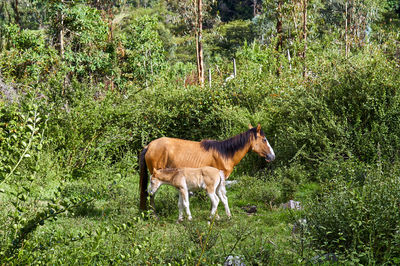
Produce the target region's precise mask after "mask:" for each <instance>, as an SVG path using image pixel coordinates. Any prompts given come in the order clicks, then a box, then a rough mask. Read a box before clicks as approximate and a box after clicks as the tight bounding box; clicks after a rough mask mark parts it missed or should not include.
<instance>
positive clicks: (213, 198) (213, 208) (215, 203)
mask: <svg viewBox="0 0 400 266" xmlns="http://www.w3.org/2000/svg"><path fill="white" fill-rule="evenodd" d="M208 196H209V197H210V200H211V214H210V219H212V218H213V217H214V215H215V213H216V212H217V208H218V204H219V198H218V197H217V195H215V192H213V193H208ZM215 218H216V219H217V220H218V219H219V215H218V214H217V215H216V217H215Z"/></svg>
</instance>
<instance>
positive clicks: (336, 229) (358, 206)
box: [305, 167, 400, 264]
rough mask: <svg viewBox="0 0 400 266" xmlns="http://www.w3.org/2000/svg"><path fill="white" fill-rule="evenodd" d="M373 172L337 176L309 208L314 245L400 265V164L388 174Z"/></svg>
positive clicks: (345, 256) (362, 260)
mask: <svg viewBox="0 0 400 266" xmlns="http://www.w3.org/2000/svg"><path fill="white" fill-rule="evenodd" d="M381 170H382V169H381V168H380V167H378V169H377V170H368V171H367V176H366V178H365V182H364V184H362V185H359V183H358V180H357V176H356V175H352V176H350V177H343V178H344V179H345V180H352V181H354V182H352V183H349V182H348V181H345V180H341V179H340V178H339V179H333V180H332V181H330V182H328V183H327V185H325V187H324V189H323V193H322V194H321V196H319V197H318V198H317V199H316V200H314V201H312V202H311V203H310V205H309V206H307V208H306V210H305V213H306V220H307V225H308V227H307V228H308V234H309V235H308V239H309V241H310V243H311V246H312V248H314V249H316V250H320V251H323V252H327V253H335V254H336V255H339V257H340V258H341V259H342V260H349V259H351V260H353V261H354V262H356V263H361V264H370V263H378V264H381V263H389V264H391V263H394V264H396V263H398V259H399V258H400V248H399V247H400V242H399V241H400V237H399V229H400V204H399V203H400V202H399V198H400V179H399V178H398V176H399V171H398V168H397V169H395V170H392V171H390V172H389V171H388V172H386V173H384V174H383V173H382V172H381Z"/></svg>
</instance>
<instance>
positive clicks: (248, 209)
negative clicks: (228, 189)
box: [242, 205, 257, 214]
mask: <svg viewBox="0 0 400 266" xmlns="http://www.w3.org/2000/svg"><path fill="white" fill-rule="evenodd" d="M242 210H244V211H245V212H247V214H253V213H256V212H257V206H255V205H247V206H243V207H242Z"/></svg>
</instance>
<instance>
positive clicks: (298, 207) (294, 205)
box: [281, 200, 303, 210]
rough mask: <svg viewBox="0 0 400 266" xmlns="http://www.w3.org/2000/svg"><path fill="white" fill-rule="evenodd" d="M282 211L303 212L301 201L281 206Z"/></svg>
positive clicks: (291, 201) (292, 201)
mask: <svg viewBox="0 0 400 266" xmlns="http://www.w3.org/2000/svg"><path fill="white" fill-rule="evenodd" d="M281 207H282V209H290V210H302V209H303V207H301V204H300V201H294V200H289V201H288V202H287V203H284V204H282V205H281Z"/></svg>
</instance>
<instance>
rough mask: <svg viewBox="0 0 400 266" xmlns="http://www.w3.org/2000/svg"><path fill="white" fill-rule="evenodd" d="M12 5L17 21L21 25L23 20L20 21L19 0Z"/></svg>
mask: <svg viewBox="0 0 400 266" xmlns="http://www.w3.org/2000/svg"><path fill="white" fill-rule="evenodd" d="M11 7H12V9H13V10H14V13H15V23H16V24H18V26H20V27H21V23H20V22H21V21H20V16H19V10H18V0H15V1H14V4H11Z"/></svg>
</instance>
